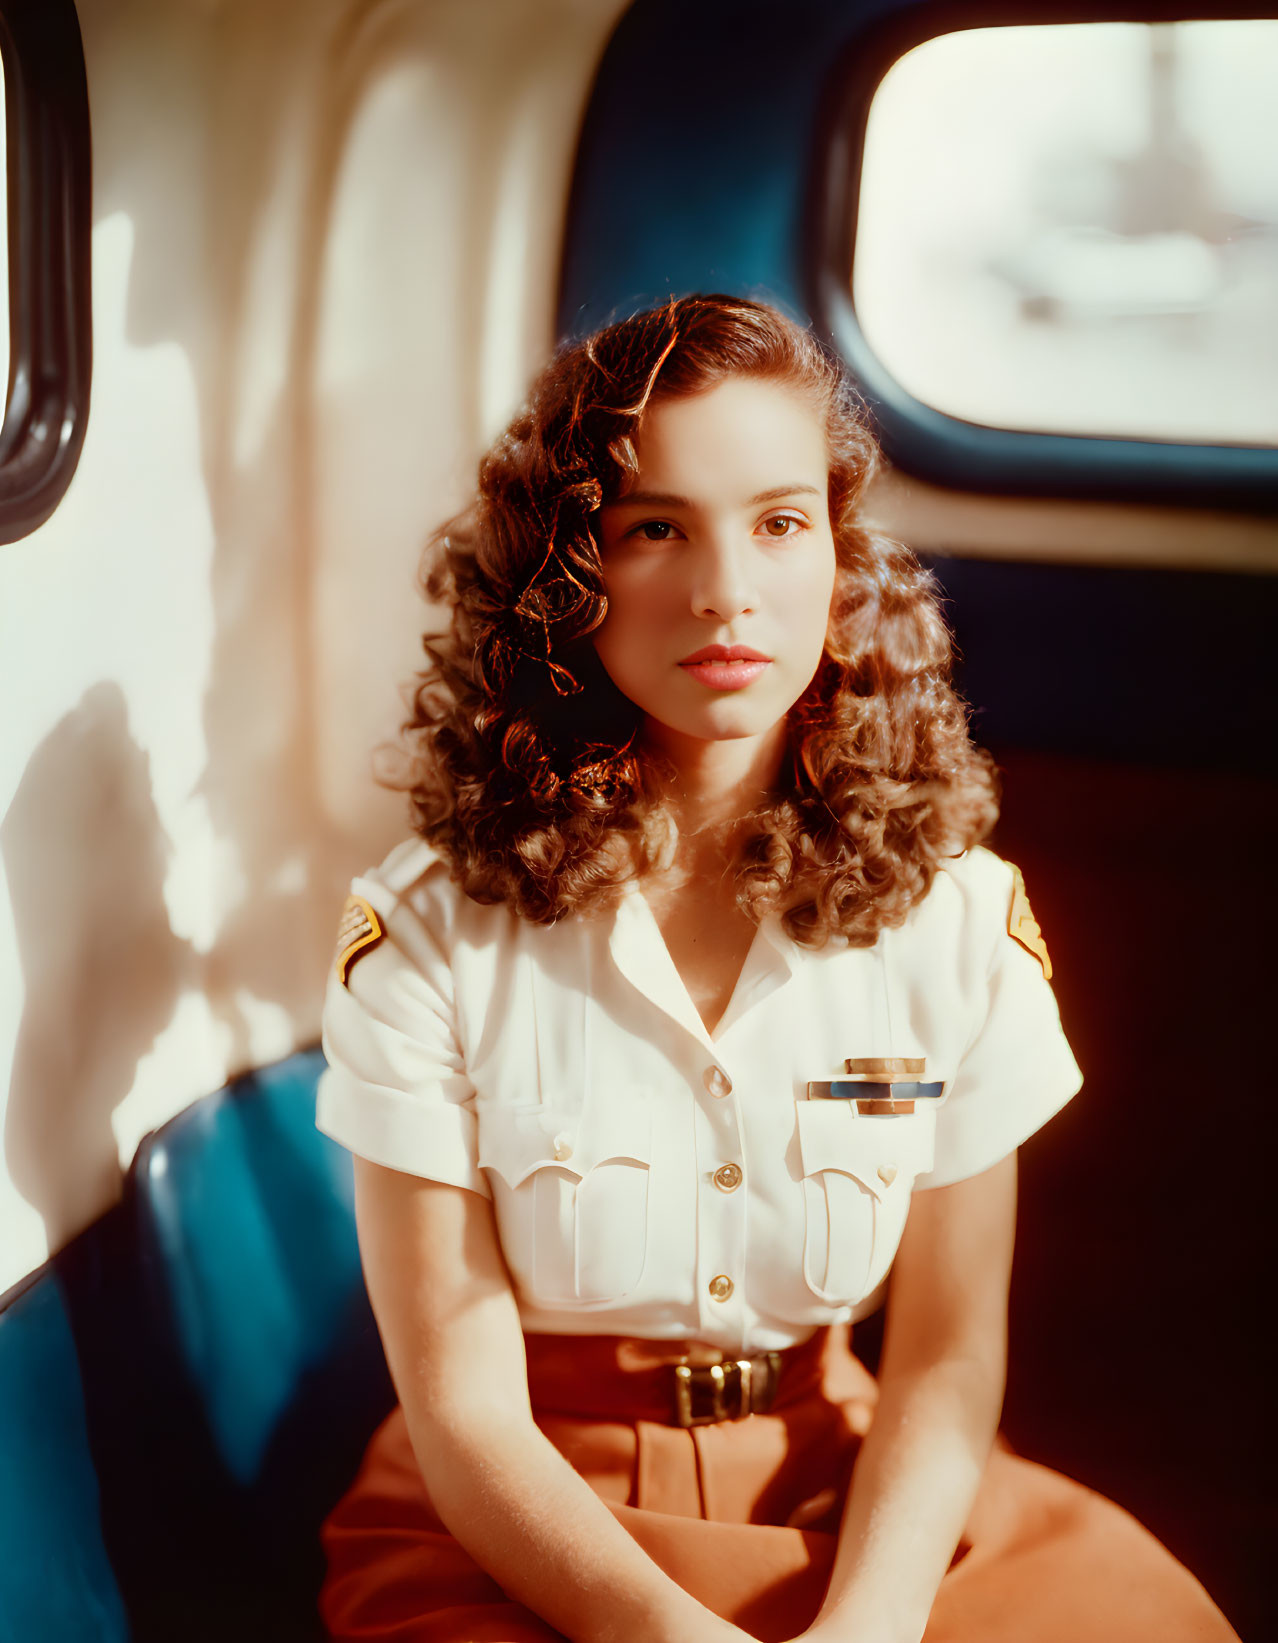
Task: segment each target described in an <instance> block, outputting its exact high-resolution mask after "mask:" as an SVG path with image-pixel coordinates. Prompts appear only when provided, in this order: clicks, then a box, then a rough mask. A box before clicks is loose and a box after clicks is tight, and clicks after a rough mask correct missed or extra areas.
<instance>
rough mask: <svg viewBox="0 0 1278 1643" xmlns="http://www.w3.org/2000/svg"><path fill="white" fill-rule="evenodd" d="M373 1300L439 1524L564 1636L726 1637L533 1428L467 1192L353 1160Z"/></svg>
mask: <svg viewBox="0 0 1278 1643" xmlns="http://www.w3.org/2000/svg"><path fill="white" fill-rule="evenodd" d="M355 1210H356V1220H357V1224H358V1227H359V1241H360V1251H361V1254H362V1256H363V1261H364V1272H365V1277H366V1280H367V1284H368V1292H369V1296H370V1298H371V1300H372V1303H373V1312H374V1314H375V1316H376V1318H377V1324H378V1328H379V1329H380V1331H381V1336H382V1342H383V1344H384V1346H385V1348H386V1357H387V1362H388V1363H389V1365H390V1371H391V1376H392V1378H393V1380H394V1382H395V1387H396V1390H397V1391H398V1393H399V1397H400V1401H401V1403H402V1404H403V1406H404V1414H405V1417H406V1420H407V1423H408V1433H409V1437H410V1438H411V1440H412V1444H413V1450H414V1453H415V1454H416V1456H417V1462H418V1465H419V1466H420V1467H421V1470H422V1475H423V1477H424V1479H425V1482H426V1487H427V1490H428V1492H429V1494H430V1498H431V1500H432V1501H433V1503H434V1505H435V1509H436V1511H437V1512H438V1513H439V1515H440V1517H441V1519H442V1520H443V1522H444V1524H445V1525H446V1526H447V1528H448V1529H449V1530H450V1532H451V1533H452V1534H453V1535H455V1536H456V1538H457V1539H458V1541H460V1542H461V1544H462V1546H464V1547H465V1549H466V1550H467V1551H468V1552H469V1553H470V1555H471V1556H472V1557H473V1558H474V1559H475V1561H476V1563H478V1564H479V1565H480V1566H481V1567H482V1568H484V1569H486V1570H487V1571H488V1573H489V1574H491V1575H492V1576H493V1578H494V1579H495V1580H496V1581H497V1582H498V1583H499V1585H500V1586H501V1587H502V1588H503V1590H504V1591H506V1592H507V1593H509V1595H510V1596H511V1597H513V1598H516V1599H518V1601H520V1602H521V1603H524V1604H526V1605H527V1607H528V1608H530V1609H532V1610H533V1611H534V1612H535V1613H537V1614H539V1615H541V1616H542V1617H543V1618H544V1619H546V1620H547V1621H549V1622H550V1624H551V1625H552V1626H554V1627H556V1628H557V1629H558V1630H559V1631H560V1632H562V1633H563V1634H564V1635H565V1636H566V1637H568V1638H571V1639H573V1640H574V1643H610V1640H612V1639H617V1640H619V1643H732V1640H738V1643H739V1640H742V1639H745V1638H746V1633H744V1632H741V1631H739V1630H738V1629H737V1628H736V1627H734V1626H731V1625H729V1624H728V1623H727V1622H726V1621H724V1620H721V1619H719V1617H718V1616H716V1615H713V1614H711V1613H710V1611H709V1610H708V1609H706V1608H704V1607H703V1605H701V1604H700V1603H698V1602H697V1601H696V1599H695V1598H693V1597H691V1596H689V1594H688V1593H687V1592H685V1591H684V1590H683V1588H682V1587H681V1586H679V1585H678V1584H677V1583H676V1582H675V1581H673V1580H671V1579H670V1577H669V1576H668V1575H667V1574H665V1573H664V1571H663V1570H661V1569H659V1568H658V1567H657V1565H656V1564H655V1563H654V1562H653V1561H652V1559H651V1558H650V1557H649V1556H648V1555H647V1553H646V1552H644V1551H643V1550H642V1549H641V1548H640V1547H639V1545H638V1544H637V1542H636V1541H634V1540H633V1539H632V1538H631V1536H630V1535H628V1534H627V1533H626V1531H625V1530H624V1529H623V1528H622V1527H621V1525H620V1524H619V1523H618V1522H617V1520H616V1518H615V1517H614V1516H613V1514H612V1513H611V1512H610V1511H609V1510H608V1508H607V1506H606V1505H605V1504H604V1503H603V1501H601V1500H600V1499H599V1497H598V1496H597V1495H596V1494H595V1493H594V1491H593V1490H592V1489H591V1488H590V1486H589V1484H588V1483H586V1481H585V1479H584V1478H582V1477H581V1476H580V1475H579V1474H578V1473H577V1472H576V1471H574V1470H573V1468H572V1466H571V1465H570V1464H569V1463H568V1462H567V1461H566V1460H565V1459H564V1458H563V1456H562V1455H561V1454H560V1453H559V1451H558V1450H557V1449H555V1447H554V1446H553V1444H551V1442H550V1441H549V1439H548V1438H546V1437H545V1436H544V1435H543V1434H542V1433H541V1431H540V1430H539V1429H538V1427H537V1426H536V1425H535V1424H534V1421H533V1417H532V1412H531V1409H530V1406H529V1401H528V1377H527V1363H526V1360H525V1356H524V1339H523V1332H522V1330H521V1328H520V1322H519V1312H518V1308H517V1306H516V1303H515V1298H514V1295H513V1293H512V1290H511V1285H510V1278H509V1274H508V1273H507V1270H506V1266H505V1262H504V1261H503V1259H502V1255H501V1248H500V1244H499V1243H498V1239H497V1232H496V1226H495V1223H494V1220H493V1214H492V1208H491V1205H490V1204H489V1203H488V1201H487V1200H486V1199H484V1198H481V1197H480V1196H479V1195H478V1194H477V1193H474V1192H469V1191H467V1190H466V1189H465V1188H463V1187H454V1186H447V1185H444V1184H442V1183H440V1182H436V1181H427V1180H422V1179H420V1178H419V1177H417V1176H411V1175H404V1174H401V1173H400V1172H399V1171H396V1170H390V1169H385V1168H383V1167H382V1166H381V1165H379V1164H371V1163H368V1162H367V1161H366V1160H364V1159H360V1158H356V1160H355Z"/></svg>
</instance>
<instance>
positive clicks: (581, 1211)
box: [318, 839, 1081, 1354]
mask: <svg viewBox="0 0 1278 1643" xmlns="http://www.w3.org/2000/svg"><path fill="white" fill-rule="evenodd" d="M352 892H353V893H354V894H355V895H358V896H362V897H364V898H365V899H366V900H367V901H368V902H369V903H370V905H371V906H372V907H373V908H374V909H375V910H376V912H377V913H378V915H379V917H380V919H381V921H382V924H383V925H384V926H385V931H386V935H385V938H384V939H383V940H382V941H380V942H379V943H378V944H377V945H375V946H372V947H371V948H370V949H369V950H368V951H366V952H363V953H360V954H357V955H356V957H355V959H354V961H353V962H352V963H351V965H350V968H349V972H348V976H347V980H346V982H345V983H343V982H342V981H341V980H340V979H339V977H338V975H337V974H336V972H334V973H333V974H332V975H331V977H330V981H329V987H328V993H327V997H326V1000H325V1005H324V1051H325V1054H326V1056H327V1058H328V1061H329V1068H328V1070H327V1071H326V1072H325V1073H324V1075H323V1076H322V1078H321V1081H320V1087H319V1106H318V1123H319V1126H320V1128H321V1129H322V1130H324V1131H325V1132H326V1133H327V1134H328V1135H330V1136H333V1137H334V1138H335V1139H336V1140H338V1141H340V1142H341V1143H342V1144H343V1145H345V1146H347V1147H349V1148H350V1149H351V1150H352V1151H354V1152H356V1153H359V1154H360V1155H361V1156H363V1157H365V1158H368V1159H371V1160H373V1161H374V1162H376V1163H380V1164H387V1165H390V1166H392V1167H393V1168H395V1169H399V1170H404V1171H406V1172H408V1173H409V1174H413V1175H421V1176H426V1177H429V1178H430V1179H432V1180H437V1181H446V1182H451V1183H453V1184H455V1185H457V1186H461V1187H467V1188H469V1189H470V1190H472V1191H474V1192H478V1193H481V1194H483V1195H484V1196H485V1197H491V1198H492V1200H493V1207H494V1211H495V1214H496V1219H497V1227H498V1231H499V1234H500V1237H501V1243H502V1248H503V1251H504V1254H505V1257H506V1261H507V1264H508V1265H509V1267H510V1271H511V1273H512V1276H513V1278H514V1282H515V1288H516V1294H517V1298H518V1302H519V1309H520V1315H521V1318H522V1321H523V1325H524V1328H525V1330H527V1331H530V1332H549V1333H561V1334H562V1333H567V1334H594V1333H599V1334H615V1335H642V1336H648V1337H656V1338H662V1339H683V1338H687V1339H695V1340H701V1341H705V1342H708V1343H711V1344H713V1345H716V1346H719V1347H721V1348H723V1349H724V1350H725V1351H726V1352H728V1353H731V1354H738V1353H741V1352H743V1351H749V1352H761V1351H767V1350H770V1349H772V1348H777V1347H785V1346H789V1345H791V1344H793V1343H794V1342H796V1341H799V1340H802V1339H803V1338H805V1337H806V1336H807V1335H809V1334H811V1332H812V1330H813V1329H814V1328H815V1327H816V1326H818V1325H820V1324H825V1323H833V1322H836V1321H840V1320H843V1319H846V1318H848V1317H851V1316H857V1315H860V1313H861V1312H864V1311H867V1310H869V1309H870V1307H871V1306H872V1305H873V1304H874V1300H875V1295H876V1291H877V1290H879V1289H880V1287H881V1285H882V1281H883V1279H884V1278H885V1276H886V1274H887V1271H888V1268H889V1267H890V1265H891V1263H892V1259H893V1256H894V1255H895V1253H896V1249H897V1245H898V1243H899V1241H900V1237H901V1232H902V1228H903V1227H904V1224H905V1216H906V1210H907V1208H908V1206H909V1199H910V1193H911V1190H912V1189H916V1188H920V1187H929V1186H940V1185H944V1184H946V1183H948V1182H952V1181H958V1180H962V1179H963V1178H964V1177H966V1176H970V1175H975V1174H978V1173H979V1172H980V1171H982V1170H984V1169H987V1168H989V1166H990V1165H992V1164H994V1163H996V1162H997V1161H998V1160H999V1159H1000V1158H1003V1157H1005V1156H1006V1155H1007V1154H1008V1153H1009V1152H1011V1151H1012V1150H1013V1149H1014V1148H1015V1147H1016V1146H1018V1145H1019V1143H1020V1142H1022V1141H1023V1140H1024V1139H1025V1138H1026V1137H1027V1136H1028V1135H1030V1134H1031V1133H1032V1132H1033V1131H1034V1130H1036V1129H1037V1128H1038V1127H1039V1126H1040V1125H1041V1124H1043V1123H1044V1122H1045V1121H1046V1120H1047V1119H1048V1118H1049V1117H1050V1116H1051V1115H1052V1114H1053V1113H1054V1112H1055V1111H1056V1110H1057V1109H1058V1108H1059V1107H1061V1106H1063V1105H1064V1103H1065V1102H1066V1101H1067V1100H1068V1099H1069V1098H1070V1096H1071V1095H1073V1094H1074V1092H1075V1091H1076V1090H1077V1089H1078V1087H1079V1084H1080V1083H1081V1075H1080V1074H1079V1071H1078V1068H1077V1066H1076V1065H1075V1063H1074V1058H1073V1056H1072V1055H1071V1054H1070V1051H1069V1046H1068V1045H1067V1043H1066V1041H1065V1037H1064V1035H1063V1033H1062V1032H1061V1027H1060V1019H1059V1016H1058V1014H1057V1009H1056V1003H1055V1000H1054V998H1053V996H1052V992H1051V989H1050V987H1049V986H1048V983H1047V981H1046V980H1045V978H1044V975H1043V972H1042V969H1041V968H1040V965H1039V962H1038V960H1037V959H1036V958H1034V957H1033V956H1032V955H1031V953H1030V952H1029V951H1027V949H1026V948H1025V947H1023V946H1022V945H1021V944H1020V942H1018V941H1017V940H1014V939H1013V938H1012V936H1011V935H1010V934H1009V932H1008V920H1009V910H1010V908H1011V905H1012V897H1013V876H1012V869H1011V868H1010V867H1009V866H1008V864H1007V863H1005V862H1003V861H1001V860H1000V859H999V858H998V857H997V856H995V855H993V854H991V853H990V852H989V851H988V850H984V849H976V850H971V851H969V852H968V853H967V854H966V855H965V856H963V857H961V858H958V859H956V860H953V861H951V862H949V863H947V865H946V866H945V868H944V869H943V870H942V871H940V872H939V873H938V874H937V875H936V878H935V880H934V882H933V884H932V886H931V889H930V890H929V892H928V894H927V896H926V897H925V898H924V899H923V900H922V901H921V902H920V903H918V904H917V905H916V906H915V907H914V908H913V910H912V911H911V914H910V916H909V918H908V920H907V921H906V923H905V924H904V925H903V926H902V927H901V928H900V929H897V930H886V931H883V932H882V933H881V934H880V936H879V939H878V942H877V944H876V945H875V946H874V947H872V948H850V947H847V946H845V945H837V944H833V943H832V944H831V945H830V946H828V947H827V948H825V949H823V950H821V951H812V950H809V949H807V948H803V947H799V946H797V945H796V944H795V943H794V942H792V941H790V939H789V938H788V937H787V936H786V935H785V934H784V932H783V931H782V930H781V928H780V926H779V924H777V923H775V922H772V921H768V922H765V923H764V924H763V925H762V926H761V927H760V929H759V930H758V932H757V934H756V936H755V939H754V943H753V945H752V947H751V949H750V952H749V955H748V957H747V959H746V962H745V967H744V969H743V970H742V973H741V977H740V980H739V981H738V982H737V985H736V990H735V991H734V993H733V995H732V998H731V1001H730V1003H729V1005H728V1008H727V1011H726V1013H725V1014H724V1016H723V1019H722V1021H721V1022H720V1023H719V1025H718V1026H717V1027H716V1029H715V1031H714V1033H713V1034H710V1033H707V1031H706V1029H705V1026H704V1024H703V1023H702V1021H701V1019H700V1017H699V1016H698V1014H697V1011H696V1009H695V1007H694V1006H693V1004H692V1001H691V999H690V998H689V996H688V993H687V990H686V989H685V987H684V985H683V983H682V981H681V979H680V977H679V974H678V971H677V970H676V969H675V966H674V963H673V960H672V959H671V957H670V954H669V951H668V949H667V948H666V945H665V942H664V940H663V939H662V936H661V933H660V930H659V929H658V927H657V924H656V921H655V919H654V918H653V915H652V913H651V911H650V910H649V908H648V904H647V903H646V901H645V900H644V898H643V896H642V894H641V893H640V891H639V889H638V888H637V887H632V888H631V889H630V890H629V891H628V892H627V894H626V896H625V898H624V899H623V900H622V902H621V904H620V906H619V907H618V908H617V910H616V912H615V914H604V915H593V916H588V917H570V918H566V919H564V920H563V921H562V922H560V923H559V924H556V925H552V926H539V925H533V924H529V923H527V922H526V921H523V920H521V919H519V918H517V917H516V916H515V915H514V914H513V913H511V912H509V911H508V910H507V909H506V908H505V907H502V906H496V907H486V906H481V905H480V904H479V903H477V902H474V901H472V900H470V898H469V897H467V896H466V895H464V894H463V893H462V892H461V891H460V890H459V889H458V887H457V886H456V885H455V884H453V883H452V882H451V880H450V877H449V869H448V864H447V862H446V861H445V860H444V859H442V858H441V857H440V856H439V855H438V854H437V853H436V852H434V851H433V850H432V849H431V848H430V846H428V845H426V844H424V843H422V842H421V841H420V840H417V839H412V840H410V841H408V842H407V843H406V844H404V845H401V846H400V847H399V848H398V849H396V850H394V851H393V852H392V853H391V855H390V856H389V857H388V858H387V860H386V861H385V862H384V863H383V865H382V867H381V868H380V869H379V870H377V871H376V872H370V873H369V874H367V875H366V876H364V877H362V878H359V879H356V880H355V882H354V884H353V885H352ZM885 1056H915V1057H916V1056H923V1057H925V1058H926V1067H925V1071H924V1073H923V1075H922V1076H923V1078H924V1079H926V1080H927V1081H929V1082H943V1084H944V1092H943V1095H942V1096H941V1098H940V1100H939V1101H938V1100H936V1099H925V1100H920V1101H918V1103H917V1104H916V1107H915V1110H914V1112H913V1113H912V1114H908V1115H907V1114H904V1113H900V1112H897V1113H891V1114H888V1115H873V1114H870V1113H866V1112H862V1111H859V1110H858V1109H857V1106H856V1103H855V1102H854V1101H849V1100H839V1099H822V1098H812V1099H809V1097H808V1092H807V1086H808V1083H809V1081H819V1080H832V1079H837V1078H839V1077H840V1076H842V1075H843V1073H844V1062H845V1059H846V1058H848V1057H885ZM725 1166H728V1167H726V1168H725Z"/></svg>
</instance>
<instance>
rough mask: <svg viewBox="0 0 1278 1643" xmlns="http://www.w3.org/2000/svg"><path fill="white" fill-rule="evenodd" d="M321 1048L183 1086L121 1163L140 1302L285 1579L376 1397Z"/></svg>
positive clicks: (307, 1549) (342, 1478)
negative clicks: (181, 1105) (321, 1120)
mask: <svg viewBox="0 0 1278 1643" xmlns="http://www.w3.org/2000/svg"><path fill="white" fill-rule="evenodd" d="M323 1065H324V1062H323V1057H322V1055H321V1054H320V1052H319V1051H318V1050H311V1051H303V1052H300V1053H298V1054H296V1055H293V1056H291V1057H290V1058H289V1059H288V1060H286V1061H283V1062H280V1063H279V1064H277V1065H275V1066H273V1067H267V1068H261V1069H259V1070H257V1071H256V1072H254V1073H251V1074H249V1075H248V1076H246V1077H244V1078H241V1079H239V1080H237V1081H236V1082H235V1083H233V1084H231V1085H229V1086H228V1087H227V1088H226V1089H224V1090H222V1091H220V1092H218V1094H216V1095H213V1096H210V1097H208V1098H207V1099H206V1100H203V1101H200V1102H197V1103H196V1104H195V1105H194V1106H193V1107H190V1108H188V1109H187V1110H186V1111H185V1112H182V1113H180V1114H179V1115H178V1116H177V1117H176V1118H174V1119H173V1120H172V1121H171V1122H170V1123H168V1124H166V1125H165V1126H164V1127H163V1129H161V1130H159V1131H157V1132H156V1133H155V1134H154V1135H152V1136H149V1137H148V1138H147V1140H146V1141H145V1142H144V1144H143V1145H142V1147H141V1148H140V1149H139V1152H138V1155H137V1158H136V1159H135V1161H134V1166H133V1172H132V1173H133V1197H134V1204H135V1213H136V1226H137V1237H138V1247H139V1255H140V1257H141V1260H142V1269H143V1272H144V1274H145V1276H146V1281H147V1284H148V1286H149V1292H150V1295H151V1299H152V1304H153V1307H154V1310H155V1312H156V1314H157V1315H158V1316H163V1317H165V1318H166V1319H167V1322H168V1327H169V1330H170V1332H171V1347H172V1351H173V1355H174V1357H175V1359H176V1361H177V1362H178V1364H179V1365H180V1366H181V1371H182V1373H183V1374H184V1376H185V1377H186V1379H187V1382H188V1385H189V1387H190V1389H191V1392H192V1393H193V1395H194V1398H195V1401H196V1403H197V1405H198V1408H199V1411H200V1413H201V1415H202V1417H203V1421H204V1423H205V1425H206V1428H207V1434H208V1440H209V1442H210V1444H211V1447H212V1451H213V1455H214V1457H215V1458H216V1461H217V1463H218V1465H219V1467H220V1469H221V1471H222V1473H223V1474H224V1482H225V1485H226V1487H227V1489H228V1491H229V1493H230V1496H231V1497H233V1498H234V1499H235V1500H236V1501H237V1502H238V1505H239V1509H240V1510H241V1511H242V1512H243V1514H244V1517H245V1522H246V1525H247V1526H248V1527H249V1528H250V1532H251V1534H252V1536H253V1539H254V1541H255V1543H256V1545H257V1546H258V1548H259V1549H260V1550H263V1551H264V1552H265V1553H266V1554H267V1556H268V1559H269V1563H270V1567H271V1569H272V1570H273V1571H274V1573H275V1575H276V1576H277V1578H278V1579H280V1580H282V1581H284V1582H286V1583H287V1582H292V1583H293V1584H294V1585H295V1586H296V1587H297V1588H298V1590H299V1591H300V1590H302V1589H303V1588H305V1589H307V1590H311V1591H313V1589H314V1588H315V1587H317V1585H318V1581H319V1578H320V1574H321V1566H320V1560H319V1547H318V1540H317V1530H318V1525H319V1522H320V1520H321V1518H322V1517H323V1514H324V1512H325V1511H326V1510H327V1509H328V1507H329V1506H331V1505H332V1504H333V1502H334V1501H335V1500H336V1498H337V1496H338V1495H339V1494H340V1492H341V1490H342V1488H343V1487H344V1486H345V1484H346V1483H347V1482H348V1481H349V1479H350V1478H351V1477H352V1476H353V1474H354V1471H355V1468H356V1466H357V1465H358V1462H359V1459H360V1456H361V1455H362V1453H363V1450H364V1447H365V1445H366V1444H367V1441H368V1438H369V1436H370V1435H371V1433H372V1431H373V1428H374V1427H375V1426H376V1424H377V1422H378V1420H379V1419H381V1418H382V1416H384V1415H385V1414H386V1413H387V1411H388V1410H389V1409H390V1407H391V1404H392V1401H393V1394H392V1391H391V1387H390V1381H389V1377H388V1375H387V1372H386V1367H385V1360H384V1358H383V1355H382V1350H381V1343H380V1341H379V1339H378V1336H377V1331H376V1327H375V1325H374V1323H373V1319H372V1314H371V1312H370V1309H369V1306H368V1300H367V1297H366V1294H365V1290H364V1283H363V1278H362V1275H361V1270H360V1262H359V1251H358V1247H357V1244H356V1239H355V1226H354V1215H353V1208H352V1175H351V1161H350V1156H349V1154H348V1153H346V1152H345V1151H344V1150H343V1149H342V1148H340V1147H338V1146H336V1145H335V1144H334V1143H333V1142H331V1141H329V1140H328V1139H327V1138H326V1137H325V1136H323V1135H321V1134H320V1133H319V1131H318V1130H317V1129H316V1128H315V1086H316V1081H317V1079H318V1077H319V1074H320V1072H321V1071H322V1069H323Z"/></svg>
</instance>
